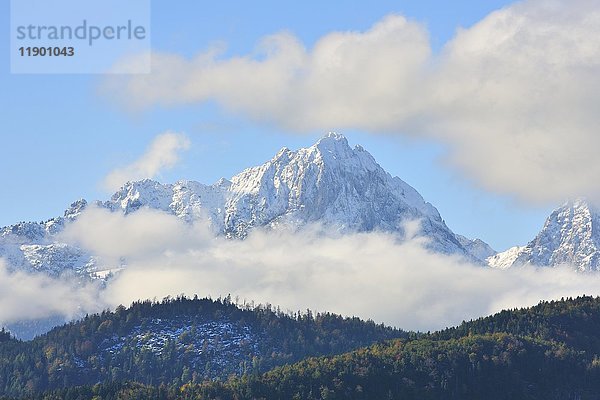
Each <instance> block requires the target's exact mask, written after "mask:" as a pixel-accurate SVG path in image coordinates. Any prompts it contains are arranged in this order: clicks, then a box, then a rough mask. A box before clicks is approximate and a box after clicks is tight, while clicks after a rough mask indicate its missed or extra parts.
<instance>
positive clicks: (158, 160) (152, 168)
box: [103, 132, 190, 191]
mask: <svg viewBox="0 0 600 400" xmlns="http://www.w3.org/2000/svg"><path fill="white" fill-rule="evenodd" d="M189 147H190V141H189V139H188V138H187V136H185V135H184V134H182V133H174V132H165V133H162V134H160V135H158V136H156V138H154V140H153V141H152V143H151V144H150V146H149V147H148V149H147V150H146V152H145V153H144V154H143V155H142V156H141V157H140V158H139V159H138V160H136V161H135V162H133V163H131V164H129V165H126V166H124V167H121V168H117V169H115V170H113V171H111V172H110V173H109V174H108V175H107V176H106V178H104V182H103V186H104V188H105V189H106V190H108V191H114V190H116V189H118V188H119V187H121V186H122V185H123V184H124V183H125V182H127V181H134V180H140V179H144V178H154V177H155V176H156V175H158V174H159V173H160V172H161V171H162V170H163V169H168V168H172V167H173V166H175V164H177V162H178V161H179V153H180V152H181V151H183V150H187V149H188V148H189Z"/></svg>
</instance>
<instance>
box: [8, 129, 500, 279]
mask: <svg viewBox="0 0 600 400" xmlns="http://www.w3.org/2000/svg"><path fill="white" fill-rule="evenodd" d="M92 205H93V206H95V207H101V208H104V209H107V210H111V211H113V212H121V213H124V214H131V213H134V212H136V211H137V210H139V209H142V208H150V209H154V210H161V211H164V212H166V213H170V214H172V215H175V216H177V217H178V218H180V219H181V220H183V221H185V222H187V223H191V224H192V223H196V222H202V221H207V222H208V223H209V224H210V226H211V228H212V230H213V232H214V234H215V235H222V236H225V237H228V238H232V239H243V238H244V237H246V236H247V235H248V233H249V232H250V231H251V230H252V229H254V228H257V227H270V228H273V229H278V228H281V227H285V228H286V229H301V228H302V227H304V226H306V225H308V224H320V225H321V226H322V227H324V228H327V229H332V230H335V231H338V232H341V233H346V232H365V231H384V232H393V233H397V234H398V235H399V237H401V235H402V234H403V224H404V223H405V222H407V221H411V220H415V219H419V220H420V221H421V230H422V234H423V235H424V236H425V237H426V238H427V239H429V247H430V248H431V249H432V250H433V251H436V252H440V253H444V254H458V255H460V256H464V257H467V258H469V259H470V260H473V261H478V262H481V263H483V261H481V260H483V259H484V258H485V257H487V256H489V255H490V254H491V253H492V252H493V250H491V249H490V248H489V246H487V245H486V244H485V243H483V242H481V241H480V240H476V241H470V240H469V239H466V238H464V237H462V236H457V235H455V234H454V233H453V232H452V231H451V230H450V229H449V228H448V227H447V226H446V224H445V222H444V220H443V219H442V218H441V216H440V214H439V212H438V211H437V210H436V208H435V207H434V206H432V205H431V204H430V203H427V202H426V201H425V200H424V199H423V197H421V195H420V194H419V193H418V192H417V191H416V190H415V189H414V188H412V187H411V186H410V185H408V184H407V183H406V182H404V181H402V180H401V179H400V178H398V177H392V176H391V175H390V174H389V173H387V172H386V171H384V170H383V168H381V166H380V165H379V164H377V162H376V161H375V159H374V158H373V156H371V154H369V153H368V152H367V151H366V150H364V149H363V148H362V147H361V146H355V147H354V148H351V147H350V146H349V145H348V141H347V140H346V138H345V137H344V136H342V135H339V134H336V133H329V134H327V135H326V136H324V137H323V138H321V139H320V140H319V141H317V143H315V144H314V145H313V146H311V147H308V148H303V149H299V150H297V151H292V150H289V149H287V148H283V149H281V150H280V151H279V152H278V153H277V154H276V155H275V156H274V157H273V158H272V159H271V160H269V161H267V162H266V163H265V164H263V165H260V166H257V167H253V168H248V169H246V170H244V171H242V172H241V173H240V174H238V175H236V176H234V177H233V178H231V179H230V180H228V179H224V178H223V179H221V180H219V181H218V182H217V183H215V184H213V185H204V184H202V183H198V182H194V181H179V182H176V183H174V184H162V183H159V182H156V181H153V180H148V179H146V180H141V181H136V182H128V183H126V184H125V185H124V186H123V187H122V188H121V189H120V190H118V191H117V192H116V193H115V194H114V195H113V196H112V197H111V198H110V199H109V200H107V201H103V202H101V201H96V202H94V203H92ZM89 206H90V204H88V202H87V201H85V200H79V201H76V202H75V203H73V204H72V205H71V206H70V207H69V208H68V209H67V210H66V211H65V213H64V215H63V216H62V217H58V218H53V219H50V220H48V221H46V222H41V223H32V222H28V223H25V222H23V223H20V224H16V225H13V226H9V227H5V228H2V229H1V230H0V257H4V258H5V259H7V260H8V262H9V264H10V265H11V266H13V267H15V268H21V269H25V270H28V271H42V272H45V273H49V274H51V275H59V274H62V273H65V272H67V273H72V274H75V275H79V276H88V277H92V278H100V279H105V278H106V277H107V276H110V274H111V273H114V272H115V271H118V270H119V269H121V268H123V267H124V266H125V264H126V260H122V262H121V263H118V264H117V265H114V264H113V265H106V264H105V263H104V262H103V260H101V259H99V258H98V257H97V256H96V255H94V254H90V253H89V252H87V251H85V250H84V249H81V248H78V247H77V246H74V245H73V244H70V243H63V242H61V240H60V235H59V234H60V232H61V231H62V230H63V229H64V228H65V226H66V225H68V224H69V223H71V222H73V221H75V220H76V219H77V218H78V216H79V215H80V214H81V213H82V212H83V211H84V210H85V209H86V208H87V207H89Z"/></svg>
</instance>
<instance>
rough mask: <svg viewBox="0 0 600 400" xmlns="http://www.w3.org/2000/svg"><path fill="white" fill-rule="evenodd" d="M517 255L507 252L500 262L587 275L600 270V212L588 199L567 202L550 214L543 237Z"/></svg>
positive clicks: (512, 251)
mask: <svg viewBox="0 0 600 400" xmlns="http://www.w3.org/2000/svg"><path fill="white" fill-rule="evenodd" d="M508 252H510V253H511V254H508ZM516 252H517V250H515V248H513V249H510V250H509V251H507V252H505V253H507V254H506V255H504V254H503V253H500V254H499V257H498V258H499V259H503V260H504V261H503V262H504V264H506V263H507V261H506V260H510V259H511V258H512V259H514V262H513V263H512V264H511V265H523V264H532V265H536V266H558V265H561V264H567V265H571V266H574V267H575V268H577V269H580V270H583V271H589V270H598V269H600V212H598V209H597V208H596V207H594V206H593V205H591V204H590V203H589V202H587V201H586V200H585V199H582V198H580V199H576V200H572V201H567V202H566V203H564V204H563V205H562V206H561V207H559V208H557V209H555V210H554V211H553V212H552V213H551V214H550V216H549V217H548V218H547V219H546V222H545V223H544V227H543V228H542V230H541V231H540V233H538V235H537V236H536V237H535V238H534V239H533V240H532V241H531V242H529V243H528V244H527V246H525V247H522V248H518V253H516ZM490 265H492V266H494V265H493V263H491V264H490Z"/></svg>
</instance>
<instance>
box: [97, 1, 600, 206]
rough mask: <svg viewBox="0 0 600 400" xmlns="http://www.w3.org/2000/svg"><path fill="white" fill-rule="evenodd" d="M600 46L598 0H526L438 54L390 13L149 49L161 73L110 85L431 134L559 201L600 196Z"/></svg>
mask: <svg viewBox="0 0 600 400" xmlns="http://www.w3.org/2000/svg"><path fill="white" fill-rule="evenodd" d="M599 60H600V8H599V7H598V4H597V2H596V1H590V0H574V1H570V2H564V1H557V0H550V1H547V0H528V1H524V2H519V3H515V4H514V5H512V6H509V7H506V8H503V9H501V10H498V11H496V12H493V13H491V14H489V15H488V16H487V17H485V18H484V19H483V20H481V21H480V22H479V23H477V24H475V25H474V26H472V27H470V28H468V29H461V30H459V31H457V33H456V35H455V37H454V38H453V39H452V40H451V41H449V42H448V43H447V44H446V45H445V47H444V48H443V50H442V51H441V52H440V53H439V54H434V53H433V51H432V49H431V46H430V43H429V39H428V33H427V30H426V29H425V27H424V26H423V25H421V24H419V23H417V22H415V21H410V20H407V19H406V18H404V17H402V16H398V15H391V16H387V17H385V18H383V19H382V20H381V21H379V22H377V23H376V24H375V25H373V27H372V28H371V29H369V30H368V31H365V32H332V33H329V34H327V35H325V36H323V37H322V38H320V40H318V41H317V42H316V44H315V45H314V46H313V47H312V48H310V49H307V48H306V47H305V46H304V45H303V44H302V43H301V42H300V40H299V39H298V38H296V37H294V36H293V35H292V34H290V33H278V34H274V35H272V36H269V37H266V38H264V39H263V40H261V41H260V43H259V45H258V46H257V49H256V51H255V52H253V53H252V54H248V55H243V56H236V57H229V58H226V57H223V55H222V52H221V51H220V50H219V49H209V50H207V51H205V52H203V53H200V54H198V55H197V56H196V57H194V58H193V59H186V58H184V57H181V56H179V55H176V54H170V53H153V54H152V66H153V73H152V74H150V75H123V76H113V77H110V78H108V79H107V81H106V82H105V84H104V85H103V90H104V91H105V92H106V93H108V94H109V95H110V97H111V98H118V99H121V100H122V101H123V102H124V104H127V105H129V106H130V105H133V107H137V108H146V107H149V106H152V105H156V104H159V105H165V106H173V105H179V104H188V103H202V102H205V101H216V102H217V103H218V104H220V105H221V106H222V107H224V108H225V109H227V110H229V111H231V112H234V113H237V114H241V115H245V116H247V117H249V118H252V119H254V120H258V121H265V122H268V123H275V124H277V125H279V126H280V127H282V128H283V129H287V130H292V131H297V132H311V131H314V130H344V129H360V130H364V131H368V132H373V133H387V134H400V135H410V136H414V137H423V138H428V139H431V138H433V139H435V140H438V141H441V142H443V143H445V144H446V145H447V149H448V154H447V162H449V163H451V164H452V165H453V166H455V167H456V168H458V169H459V170H461V171H463V172H464V173H465V174H467V175H468V176H469V177H471V178H472V179H473V180H475V181H476V182H478V183H479V184H480V185H481V186H483V187H485V188H487V189H488V190H491V191H495V192H499V193H508V194H511V195H515V196H517V197H519V198H521V199H523V200H526V201H529V202H551V203H554V204H555V203H558V202H562V201H563V200H564V199H566V198H569V197H573V196H587V197H589V198H590V199H594V200H597V201H598V200H600V188H599V187H598V185H594V184H590V182H598V181H599V180H600V159H599V158H598V157H597V149H598V148H600V135H598V126H600V114H599V113H598V112H597V110H596V108H597V104H599V103H600V61H599ZM135 62H136V61H135V59H129V60H123V63H125V64H127V63H131V64H135Z"/></svg>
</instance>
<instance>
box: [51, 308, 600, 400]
mask: <svg viewBox="0 0 600 400" xmlns="http://www.w3.org/2000/svg"><path fill="white" fill-rule="evenodd" d="M599 311H600V298H591V297H580V298H576V299H567V300H561V301H555V302H542V303H540V304H539V305H538V306H536V307H532V308H528V309H522V310H512V311H503V312H501V313H498V314H496V315H494V316H491V317H487V318H481V319H478V320H475V321H471V322H466V323H463V324H462V325H461V326H459V327H457V328H453V329H447V330H444V331H441V332H437V333H433V334H431V335H424V336H412V337H411V338H409V339H398V340H390V341H386V342H380V343H377V344H374V345H371V346H369V347H366V348H362V349H359V350H355V351H352V352H349V353H345V354H341V355H336V356H330V357H316V358H307V359H305V360H302V361H300V362H298V363H296V364H292V365H285V366H281V367H277V368H274V369H273V370H271V371H269V372H267V373H264V374H255V373H247V374H245V375H243V376H242V377H241V378H236V379H229V380H227V381H205V382H203V383H189V384H185V385H182V386H171V387H168V386H161V387H156V386H150V385H140V384H136V383H124V384H116V383H113V384H103V385H97V386H93V387H92V386H87V387H82V388H77V389H72V390H71V391H65V390H63V391H57V392H53V393H46V394H45V395H43V396H40V398H43V399H45V400H50V399H52V400H54V399H65V400H70V399H78V398H92V397H93V396H99V398H103V399H113V398H114V399H116V398H118V399H123V400H127V399H134V398H138V399H142V398H156V399H165V400H166V399H168V400H175V399H202V400H208V399H215V400H216V399H221V400H225V399H235V400H243V399H248V400H250V399H269V400H270V399H273V400H275V399H281V400H283V399H303V400H311V399H365V400H366V399H369V400H371V399H377V400H379V399H404V400H411V399H414V400H417V399H418V400H428V399H432V400H433V399H449V400H453V399H462V400H465V399H467V400H468V399H486V400H487V399H490V400H496V399H498V400H500V399H503V400H504V399H507V400H508V399H540V400H542V399H544V400H551V399H556V400H559V399H560V400H595V399H600V356H599V354H600V346H599V345H598V336H599V335H600V332H599V331H598V329H597V328H598V326H599V324H600V312H599Z"/></svg>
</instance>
